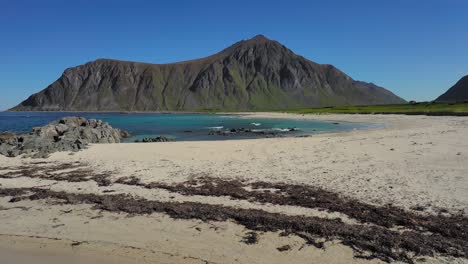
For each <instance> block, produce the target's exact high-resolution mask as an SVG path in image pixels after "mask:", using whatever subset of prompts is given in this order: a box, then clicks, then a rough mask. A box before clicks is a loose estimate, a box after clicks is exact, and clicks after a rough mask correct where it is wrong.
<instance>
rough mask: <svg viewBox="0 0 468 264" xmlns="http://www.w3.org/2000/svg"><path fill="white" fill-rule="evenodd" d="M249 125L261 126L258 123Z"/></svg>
mask: <svg viewBox="0 0 468 264" xmlns="http://www.w3.org/2000/svg"><path fill="white" fill-rule="evenodd" d="M250 124H251V125H254V126H261V125H262V124H260V123H250Z"/></svg>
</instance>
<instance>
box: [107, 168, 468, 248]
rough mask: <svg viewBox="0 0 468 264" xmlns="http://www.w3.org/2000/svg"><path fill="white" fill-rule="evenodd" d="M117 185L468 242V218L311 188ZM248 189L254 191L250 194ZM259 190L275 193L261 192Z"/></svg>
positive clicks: (209, 181) (219, 183)
mask: <svg viewBox="0 0 468 264" xmlns="http://www.w3.org/2000/svg"><path fill="white" fill-rule="evenodd" d="M116 183H121V184H127V185H136V186H141V187H145V188H148V189H153V188H162V189H166V190H168V191H171V192H176V193H181V194H184V195H202V196H229V197H232V198H235V199H239V200H249V201H256V202H260V203H270V204H276V205H292V206H299V207H304V208H312V209H317V208H319V209H324V210H328V211H331V212H340V213H343V214H345V215H347V216H349V217H351V218H354V219H357V220H359V221H361V222H363V223H372V224H376V225H379V226H383V227H387V228H390V227H395V226H402V227H405V228H408V229H413V230H415V231H418V232H421V231H429V232H433V233H438V234H441V235H443V236H446V237H450V238H460V239H465V240H468V218H467V217H466V216H464V215H452V216H443V215H419V214H415V213H411V212H409V211H406V210H403V209H401V208H398V207H395V206H389V205H387V206H382V207H379V206H374V205H371V204H366V203H362V202H360V201H358V200H356V199H351V198H344V197H342V196H340V195H338V194H337V193H333V192H329V191H325V190H323V189H320V188H316V187H313V186H308V185H294V184H283V183H270V182H253V183H243V182H241V181H239V180H223V179H219V178H209V177H204V178H198V179H193V180H190V181H186V182H183V183H179V184H175V185H168V184H164V183H142V182H141V181H140V180H139V179H138V178H135V177H129V178H120V179H118V180H117V181H116ZM245 187H252V188H253V190H252V191H247V190H246V189H245ZM259 189H275V190H277V191H276V192H274V191H261V190H259Z"/></svg>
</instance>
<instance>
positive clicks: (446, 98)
mask: <svg viewBox="0 0 468 264" xmlns="http://www.w3.org/2000/svg"><path fill="white" fill-rule="evenodd" d="M436 101H437V102H464V101H468V75H466V76H465V77H463V78H461V79H460V80H459V81H458V82H457V83H456V84H455V85H454V86H452V87H451V88H450V89H448V91H447V92H445V93H444V94H442V95H441V96H439V97H438V98H437V99H436Z"/></svg>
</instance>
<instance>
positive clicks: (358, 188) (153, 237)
mask: <svg viewBox="0 0 468 264" xmlns="http://www.w3.org/2000/svg"><path fill="white" fill-rule="evenodd" d="M243 114H244V113H243ZM249 115H254V116H256V117H281V118H297V119H303V118H304V119H309V118H311V119H318V120H333V121H350V122H370V123H380V124H385V128H374V129H369V130H365V131H362V130H360V131H351V132H340V133H333V134H319V135H314V136H312V137H307V138H272V139H249V140H233V141H210V142H208V141H205V142H201V141H200V142H168V143H147V144H135V143H126V144H113V145H93V146H91V147H90V148H89V149H87V150H85V151H81V152H78V153H75V154H73V155H69V153H55V154H53V155H51V157H50V158H48V159H44V160H42V159H38V160H31V159H21V158H6V157H3V156H0V167H3V170H0V174H2V173H6V172H8V169H9V168H10V169H13V168H15V167H18V166H38V167H39V166H40V165H31V163H37V162H42V161H43V162H47V163H51V164H64V163H74V162H77V163H80V164H85V165H86V168H88V169H91V170H92V171H95V172H109V174H110V178H111V179H112V180H116V179H118V178H119V177H128V176H134V177H136V178H138V179H140V180H141V181H142V182H163V183H167V184H172V183H178V182H184V181H186V180H188V179H191V178H193V177H197V176H209V177H214V178H220V179H242V180H245V181H249V182H256V181H266V182H272V183H277V182H281V183H287V184H306V185H311V186H317V187H320V188H323V189H324V190H329V191H333V192H336V193H339V194H342V195H344V196H346V197H350V198H354V199H357V200H359V201H362V202H365V203H369V204H372V205H376V206H384V205H387V204H392V205H394V206H397V207H400V208H404V209H406V210H409V211H414V212H415V213H424V214H427V213H429V214H434V213H438V212H440V211H441V210H442V209H443V210H442V211H443V212H449V213H456V212H460V211H464V213H465V214H466V213H468V195H466V194H467V193H468V176H467V175H468V166H467V165H466V164H468V163H467V162H468V152H467V149H468V118H467V117H434V116H431V117H429V116H402V115H305V116H302V115H292V114H281V113H250V114H249ZM63 171H66V170H63ZM0 184H1V186H0V187H2V188H18V187H28V188H29V187H35V186H46V187H42V188H50V189H51V190H55V191H65V192H72V193H94V194H103V193H104V191H112V192H115V193H128V194H131V195H132V196H134V197H144V198H145V199H149V200H157V201H176V202H187V201H188V202H200V203H206V204H213V205H224V206H230V207H233V208H243V209H260V210H265V211H266V212H273V213H282V214H286V215H307V216H317V217H322V218H327V219H335V218H339V219H342V221H344V222H346V223H348V222H349V223H353V221H355V219H348V217H347V216H346V215H342V214H340V213H337V212H323V211H317V210H315V209H313V208H312V209H310V208H303V207H298V206H284V205H272V204H260V203H257V202H254V201H247V200H235V199H234V200H233V199H230V198H229V197H223V196H221V197H214V196H199V195H184V194H178V193H173V192H169V191H167V190H153V189H144V188H139V187H135V186H128V185H123V184H113V185H110V186H104V187H102V186H98V185H96V182H93V181H83V182H62V181H56V180H47V179H37V178H28V177H15V178H9V179H5V178H1V179H0ZM9 199H10V198H9V197H2V198H0V208H1V209H2V210H0V223H1V225H0V254H2V255H6V254H10V256H9V258H10V259H12V260H17V261H18V263H29V262H27V261H23V262H21V260H20V258H21V257H24V255H25V254H24V253H21V252H25V251H24V250H26V252H29V253H31V252H32V254H33V255H34V254H36V253H37V254H42V253H43V254H45V255H47V256H50V254H49V253H48V252H50V251H47V248H48V249H49V250H51V251H52V252H62V253H63V255H64V259H67V262H70V259H72V260H76V262H72V263H93V262H92V261H95V262H96V263H109V264H110V263H117V262H113V261H115V260H114V259H113V258H115V256H116V252H118V255H119V256H121V257H126V258H128V261H127V260H126V261H125V263H133V262H132V261H135V263H286V262H287V263H304V262H307V263H368V262H380V260H377V259H373V260H370V261H369V260H364V259H359V258H353V256H354V253H353V250H352V249H351V248H349V247H347V246H343V245H341V244H340V243H338V242H327V243H328V244H327V246H326V247H325V249H318V248H315V247H313V246H304V241H303V239H302V238H300V237H297V236H288V237H282V236H280V235H279V233H278V232H277V233H275V232H260V235H259V241H258V243H257V244H254V245H246V244H245V243H242V242H240V241H241V240H242V237H243V236H244V235H245V233H246V232H247V231H248V230H246V228H245V227H243V226H240V225H238V224H235V223H233V222H229V221H228V222H225V221H221V222H209V223H206V222H203V221H199V220H193V219H185V220H174V219H171V218H170V217H168V216H167V215H165V214H161V213H155V214H151V215H149V216H144V215H139V216H131V217H128V215H125V214H116V213H112V212H102V211H96V210H93V209H92V208H91V207H90V206H88V205H60V204H54V203H51V202H47V201H20V202H18V203H9V202H8V201H9ZM22 208H23V209H22ZM24 208H28V209H26V210H25V209H24ZM415 208H423V212H421V211H420V210H412V209H415ZM28 237H29V238H28ZM34 237H47V238H55V239H58V240H53V241H54V242H51V241H49V240H47V239H43V238H34ZM22 240H23V241H22ZM25 240H26V241H25ZM38 241H39V242H38ZM13 242H15V243H13ZM76 242H79V244H77V245H75V246H71V244H73V243H76ZM54 243H55V244H54ZM41 245H42V247H43V248H44V247H45V248H46V249H44V250H42V249H41ZM44 245H46V246H44ZM284 245H289V246H290V247H291V249H290V250H287V251H279V250H277V248H278V247H281V246H284ZM15 252H16V253H15ZM18 252H19V253H18ZM41 252H42V253H41ZM93 252H94V253H93ZM96 252H98V253H96ZM37 254H36V255H37ZM102 256H104V258H105V259H106V261H107V262H103V261H104V260H103V259H100V258H102ZM80 257H81V258H82V259H81V260H80V259H79V258H80ZM26 259H27V258H26ZM38 259H41V257H38ZM425 259H426V261H427V262H429V263H444V262H446V263H457V262H458V263H466V262H467V260H466V259H454V258H450V257H449V258H441V257H439V258H430V257H427V258H425ZM116 260H117V261H118V258H117V259H116ZM61 261H62V260H61V259H60V258H59V259H58V262H53V260H50V262H48V263H62V262H61ZM142 261H146V262H142ZM36 263H39V262H36Z"/></svg>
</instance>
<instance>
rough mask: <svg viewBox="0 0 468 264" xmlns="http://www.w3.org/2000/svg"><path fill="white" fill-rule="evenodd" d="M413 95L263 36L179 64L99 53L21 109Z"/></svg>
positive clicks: (284, 103)
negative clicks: (359, 77) (363, 78)
mask: <svg viewBox="0 0 468 264" xmlns="http://www.w3.org/2000/svg"><path fill="white" fill-rule="evenodd" d="M404 102H405V101H404V100H403V99H401V98H399V97H398V96H396V95H394V94H393V93H391V92H390V91H388V90H385V89H384V88H381V87H378V86H376V85H374V84H369V83H365V82H359V81H355V80H353V79H352V78H350V77H349V76H347V75H346V74H344V73H343V72H341V71H340V70H338V69H337V68H335V67H333V66H331V65H321V64H317V63H314V62H312V61H310V60H307V59H305V58H303V57H301V56H298V55H296V54H294V53H293V52H292V51H291V50H289V49H288V48H286V47H284V46H283V45H281V44H280V43H278V42H276V41H272V40H270V39H267V38H266V37H264V36H261V35H259V36H256V37H254V38H252V39H249V40H244V41H240V42H238V43H236V44H234V45H232V46H230V47H228V48H227V49H225V50H223V51H221V52H219V53H217V54H215V55H212V56H210V57H206V58H202V59H198V60H191V61H185V62H179V63H172V64H148V63H138V62H126V61H117V60H109V59H99V60H96V61H93V62H89V63H86V64H84V65H81V66H77V67H74V68H69V69H67V70H65V72H64V73H63V74H62V76H61V77H60V78H59V79H58V80H57V81H55V82H54V83H52V84H51V85H50V86H48V87H47V88H46V89H44V90H42V91H41V92H39V93H37V94H34V95H32V96H30V97H29V98H28V99H27V100H25V101H24V102H22V103H21V104H19V105H18V106H16V107H14V108H13V109H11V110H13V111H166V110H170V111H197V110H207V109H210V110H228V111H229V110H237V111H242V110H273V109H287V108H300V107H320V106H331V105H369V104H398V103H404Z"/></svg>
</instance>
